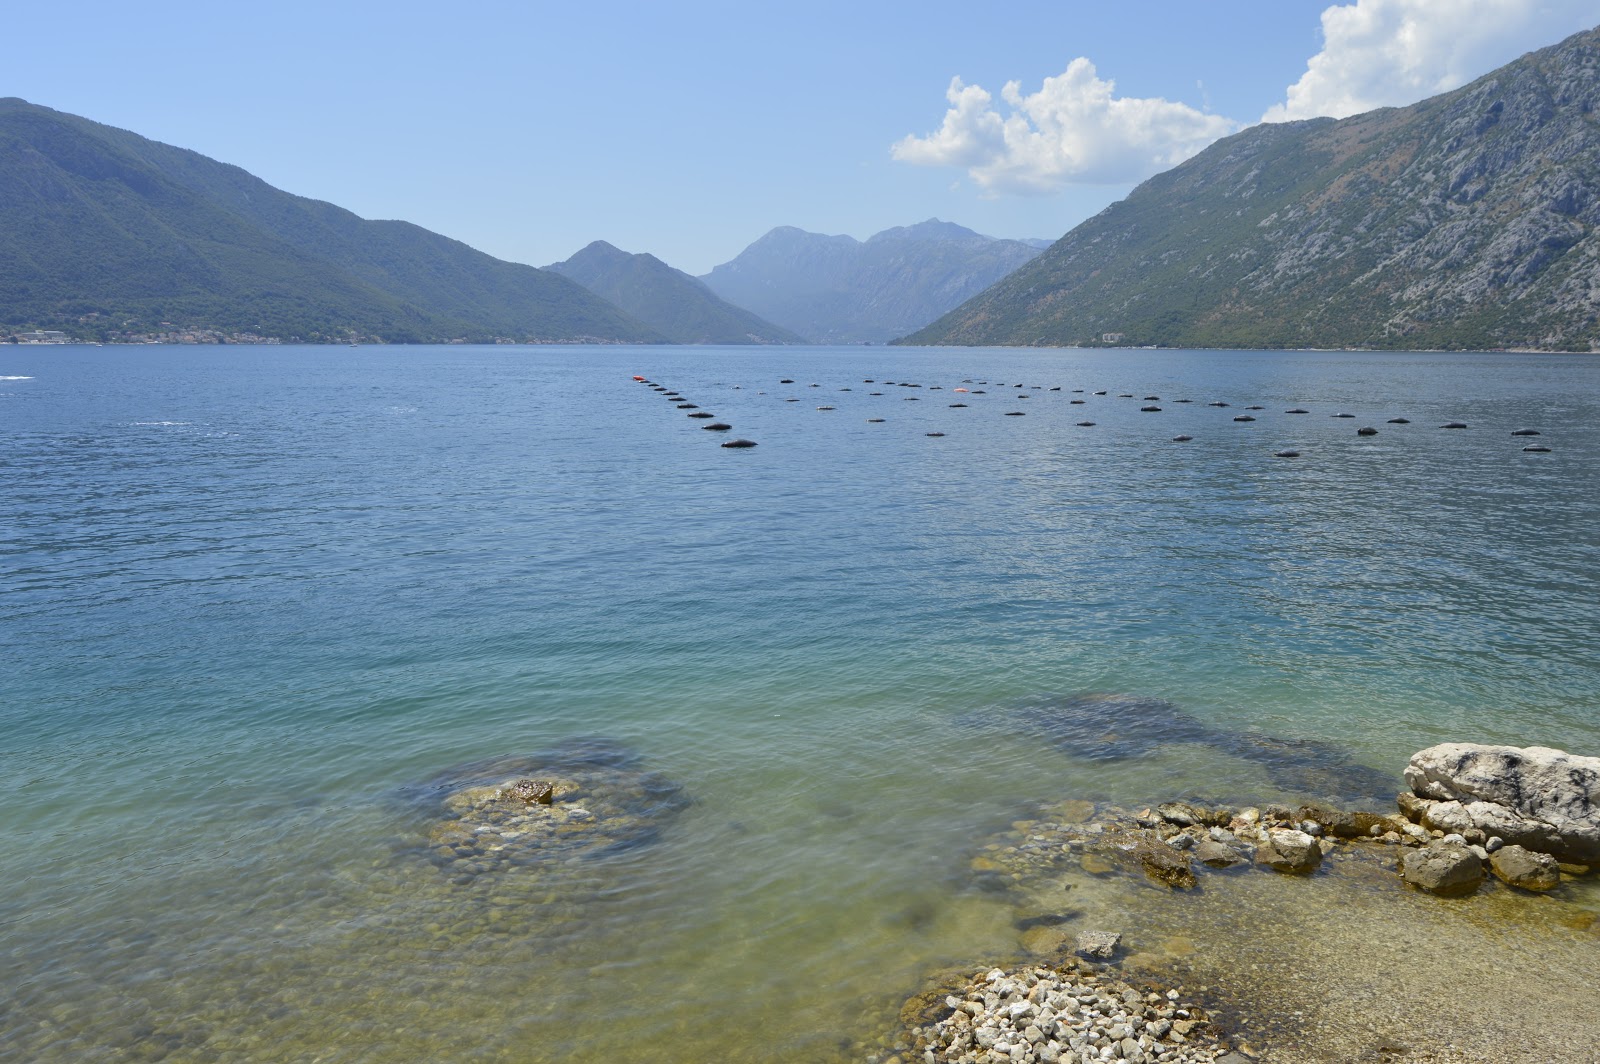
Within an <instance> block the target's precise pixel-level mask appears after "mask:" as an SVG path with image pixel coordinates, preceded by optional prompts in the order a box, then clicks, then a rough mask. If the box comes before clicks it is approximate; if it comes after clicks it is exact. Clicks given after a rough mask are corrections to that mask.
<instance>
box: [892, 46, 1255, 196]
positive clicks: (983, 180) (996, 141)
mask: <svg viewBox="0 0 1600 1064" xmlns="http://www.w3.org/2000/svg"><path fill="white" fill-rule="evenodd" d="M1115 90H1116V85H1115V83H1114V82H1111V81H1104V80H1101V78H1100V77H1099V75H1098V74H1097V73H1096V72H1095V68H1094V64H1093V63H1091V62H1089V60H1087V59H1082V58H1079V59H1074V60H1073V61H1072V62H1071V63H1070V64H1068V66H1067V69H1066V71H1065V72H1064V73H1062V74H1060V75H1058V76H1056V77H1052V78H1046V79H1045V80H1044V85H1043V87H1041V88H1040V89H1039V91H1038V92H1035V93H1032V94H1030V95H1024V94H1023V92H1022V86H1021V83H1019V82H1016V81H1011V82H1007V83H1006V85H1005V87H1004V88H1003V89H1001V91H1000V98H1001V100H1002V101H1003V102H1004V104H1005V108H1004V113H1002V110H1001V109H1000V108H998V107H997V106H996V104H995V100H994V97H993V96H992V95H991V94H990V93H989V91H988V90H987V89H985V88H983V87H982V86H980V85H967V84H964V83H963V82H962V80H961V79H960V78H959V77H958V78H952V79H951V81H950V88H949V90H948V91H947V92H946V93H945V97H946V99H948V100H949V102H950V108H949V110H947V111H946V112H945V115H944V122H943V124H942V125H940V127H939V128H938V129H937V130H935V131H934V132H932V133H929V134H928V135H927V136H925V137H916V136H908V137H905V138H904V139H902V140H900V141H898V142H896V143H895V144H894V145H893V146H892V147H891V148H890V153H891V154H892V155H893V156H894V157H895V158H896V159H898V160H900V161H901V162H906V163H913V164H915V165H919V166H960V167H964V168H966V171H967V174H968V176H970V177H971V178H972V180H973V181H974V182H976V183H977V184H978V186H979V187H980V188H982V189H983V190H984V191H985V192H986V193H989V194H991V195H998V194H1001V193H1032V194H1042V193H1050V192H1057V191H1060V190H1061V189H1063V188H1065V187H1066V186H1068V185H1072V184H1126V183H1129V182H1133V181H1139V180H1142V179H1143V178H1146V177H1149V176H1150V175H1151V174H1154V173H1158V172H1160V171H1162V170H1165V169H1167V168H1168V167H1171V166H1174V165H1176V164H1178V163H1180V162H1182V161H1183V160H1185V159H1187V158H1189V157H1190V156H1191V155H1194V154H1195V153H1196V152H1198V151H1200V149H1202V148H1204V147H1205V146H1206V145H1208V144H1210V143H1211V142H1212V141H1214V140H1216V139H1217V138H1218V137H1222V136H1225V135H1227V134H1229V133H1232V132H1233V131H1234V130H1236V129H1238V128H1239V127H1238V123H1236V122H1234V121H1232V120H1231V119H1227V118H1223V117H1221V116H1219V115H1212V114H1207V113H1205V112H1204V111H1197V110H1195V109H1194V108H1193V107H1190V106H1188V105H1187V104H1182V103H1174V102H1173V101H1171V100H1164V99H1160V98H1151V99H1136V98H1132V97H1119V96H1117V95H1115Z"/></svg>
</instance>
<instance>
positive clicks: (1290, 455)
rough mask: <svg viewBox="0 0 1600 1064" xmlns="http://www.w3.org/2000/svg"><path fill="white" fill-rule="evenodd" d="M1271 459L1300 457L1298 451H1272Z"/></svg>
mask: <svg viewBox="0 0 1600 1064" xmlns="http://www.w3.org/2000/svg"><path fill="white" fill-rule="evenodd" d="M1272 457H1274V458H1299V457H1300V452H1299V451H1274V452H1273V453H1272Z"/></svg>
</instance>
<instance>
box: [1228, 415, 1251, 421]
mask: <svg viewBox="0 0 1600 1064" xmlns="http://www.w3.org/2000/svg"><path fill="white" fill-rule="evenodd" d="M1233 420H1235V421H1254V420H1255V418H1253V417H1251V416H1250V415H1249V414H1240V415H1238V416H1237V417H1235V418H1234V419H1233Z"/></svg>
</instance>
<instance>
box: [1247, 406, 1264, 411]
mask: <svg viewBox="0 0 1600 1064" xmlns="http://www.w3.org/2000/svg"><path fill="white" fill-rule="evenodd" d="M1245 409H1246V410H1265V409H1266V407H1264V406H1247V407H1245Z"/></svg>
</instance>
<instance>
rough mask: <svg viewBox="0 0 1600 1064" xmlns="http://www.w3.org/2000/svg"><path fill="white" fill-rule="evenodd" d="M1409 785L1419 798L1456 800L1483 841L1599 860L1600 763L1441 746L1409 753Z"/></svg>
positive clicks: (1525, 750)
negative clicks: (1492, 839)
mask: <svg viewBox="0 0 1600 1064" xmlns="http://www.w3.org/2000/svg"><path fill="white" fill-rule="evenodd" d="M1406 783H1408V784H1409V785H1410V786H1411V790H1412V791H1413V793H1415V794H1417V795H1418V796H1420V797H1423V798H1433V799H1437V800H1439V801H1441V802H1458V803H1460V805H1461V808H1462V810H1463V812H1464V813H1465V814H1466V816H1467V817H1468V818H1469V819H1470V821H1471V824H1472V826H1474V827H1476V828H1477V829H1478V830H1480V831H1481V832H1483V834H1484V835H1485V836H1490V835H1493V836H1498V837H1500V838H1502V839H1504V840H1505V841H1506V842H1507V843H1511V844H1515V845H1520V846H1523V847H1525V848H1527V849H1532V850H1538V851H1540V852H1544V853H1550V854H1553V855H1554V856H1555V857H1557V858H1558V859H1561V860H1568V861H1578V862H1589V863H1592V862H1595V861H1600V758H1596V757H1579V756H1576V755H1574V754H1568V753H1566V752H1564V751H1561V750H1553V749H1550V748H1549V747H1542V746H1531V747H1515V746H1484V745H1480V744H1477V743H1441V744H1440V745H1438V746H1433V747H1429V748H1428V749H1426V750H1422V751H1420V752H1418V753H1416V754H1414V755H1412V758H1411V763H1410V765H1408V766H1407V767H1406ZM1449 812H1451V811H1447V813H1446V815H1448V814H1449ZM1428 814H1429V815H1430V816H1437V815H1438V807H1434V808H1432V809H1430V810H1428Z"/></svg>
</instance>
